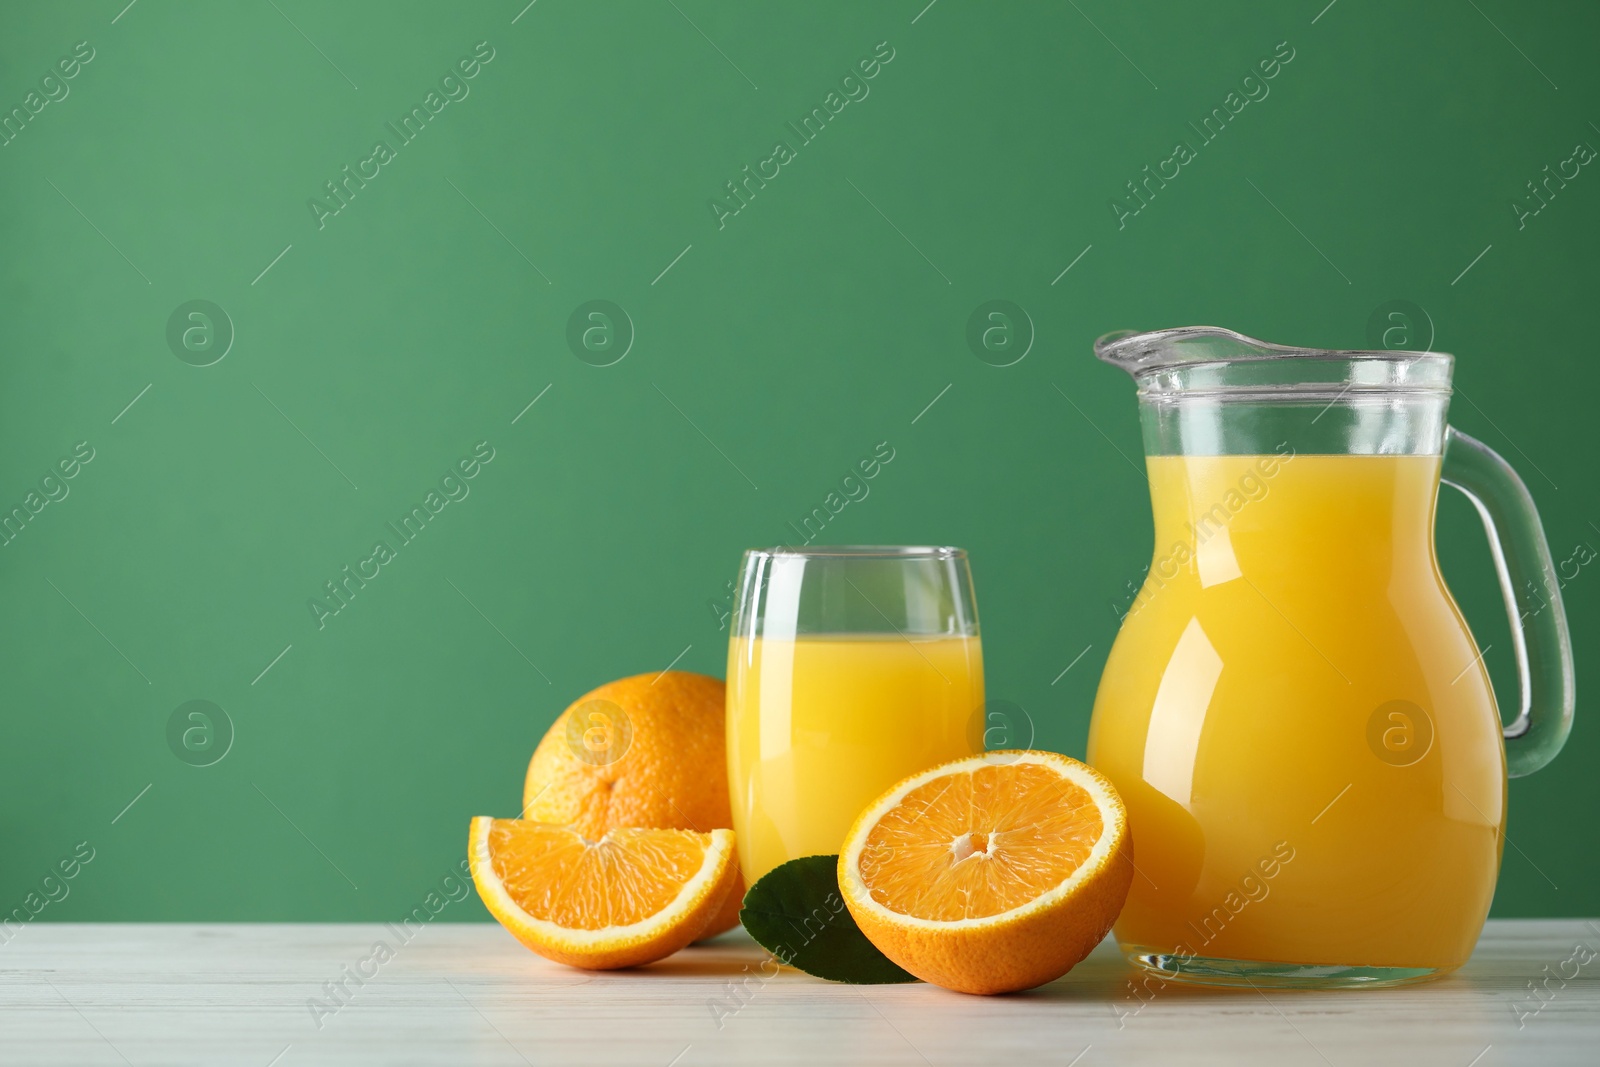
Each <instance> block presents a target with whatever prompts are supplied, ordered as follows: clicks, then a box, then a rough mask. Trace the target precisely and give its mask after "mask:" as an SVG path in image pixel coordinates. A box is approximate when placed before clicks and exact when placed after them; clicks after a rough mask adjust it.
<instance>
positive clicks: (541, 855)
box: [489, 819, 707, 930]
mask: <svg viewBox="0 0 1600 1067" xmlns="http://www.w3.org/2000/svg"><path fill="white" fill-rule="evenodd" d="M706 847H707V839H706V838H705V836H704V835H701V834H696V833H692V832H690V831H687V830H632V829H619V830H612V831H611V832H610V833H608V834H606V835H605V837H603V838H601V839H600V840H599V841H588V840H585V839H584V838H583V837H582V836H581V835H580V834H578V833H577V832H575V831H573V830H569V829H567V828H566V827H563V826H555V825H550V824H547V823H533V822H524V821H521V820H517V819H495V820H494V822H493V824H492V825H491V826H490V828H489V857H490V862H491V863H492V864H493V866H494V873H495V875H496V877H498V878H499V879H500V883H501V884H502V885H503V886H504V887H505V890H506V892H507V893H508V894H510V896H511V899H513V900H515V901H516V902H517V904H518V906H520V907H521V908H522V910H523V911H525V912H527V913H528V914H529V915H531V916H533V917H534V918H535V919H544V920H546V921H548V922H552V923H555V924H556V925H558V926H563V927H566V928H568V929H572V930H599V929H602V928H604V927H607V926H627V925H629V924H630V923H635V922H639V921H641V920H643V919H648V918H649V917H650V916H652V915H655V914H656V913H657V912H659V911H661V910H662V909H663V908H665V907H666V906H667V905H668V904H671V903H672V900H673V898H674V897H676V896H677V895H678V892H679V891H680V890H681V889H682V888H683V886H684V884H685V883H686V882H688V881H689V879H691V878H693V877H694V876H695V875H696V874H697V873H699V871H700V868H701V866H702V865H703V864H704V862H705V855H706Z"/></svg>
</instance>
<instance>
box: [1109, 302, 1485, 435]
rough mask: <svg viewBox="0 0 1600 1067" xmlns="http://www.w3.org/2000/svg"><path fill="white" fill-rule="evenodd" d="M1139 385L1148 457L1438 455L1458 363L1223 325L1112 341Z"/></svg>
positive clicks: (1115, 362)
mask: <svg viewBox="0 0 1600 1067" xmlns="http://www.w3.org/2000/svg"><path fill="white" fill-rule="evenodd" d="M1094 352H1095V356H1096V357H1098V358H1099V359H1100V360H1102V361H1103V362H1106V363H1109V364H1111V365H1112V366H1115V367H1121V368H1122V369H1123V370H1125V371H1127V372H1128V373H1129V374H1130V375H1132V376H1133V379H1134V382H1135V383H1136V385H1137V387H1138V392H1139V411H1140V423H1141V425H1142V426H1143V429H1144V442H1145V451H1146V454H1148V455H1227V454H1265V453H1270V452H1273V451H1276V450H1278V448H1279V447H1280V446H1282V445H1287V446H1288V447H1289V448H1292V449H1293V450H1295V451H1296V452H1302V453H1323V454H1331V455H1351V454H1378V455H1437V454H1439V453H1440V452H1441V451H1442V449H1443V447H1444V429H1445V414H1446V408H1447V406H1448V404H1449V399H1450V374H1451V369H1452V366H1453V363H1454V357H1453V356H1450V355H1448V354H1446V353H1444V352H1411V351H1361V350H1339V349H1318V348H1301V347H1295V346H1290V345H1280V344H1273V343H1271V342H1268V341H1258V340H1256V339H1255V338H1253V337H1246V336H1245V335H1244V334H1241V333H1236V332H1235V331H1233V330H1226V329H1222V328H1221V327H1217V326H1184V327H1179V328H1177V329H1171V330H1157V331H1154V332H1148V333H1139V332H1134V331H1131V330H1123V331H1119V332H1116V333H1108V334H1106V335H1105V336H1103V337H1101V338H1100V339H1099V340H1097V341H1096V342H1095V345H1094Z"/></svg>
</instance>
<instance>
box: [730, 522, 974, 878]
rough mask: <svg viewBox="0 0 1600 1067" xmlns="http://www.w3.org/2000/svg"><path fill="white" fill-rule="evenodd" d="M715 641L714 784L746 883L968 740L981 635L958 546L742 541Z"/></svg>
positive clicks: (835, 844) (807, 848)
mask: <svg viewBox="0 0 1600 1067" xmlns="http://www.w3.org/2000/svg"><path fill="white" fill-rule="evenodd" d="M732 629H733V632H732V637H731V639H730V641H729V648H728V717H727V730H728V788H729V790H730V793H731V800H732V804H733V827H734V830H735V832H736V833H737V834H738V839H739V862H740V865H741V867H742V868H743V871H744V877H745V883H746V884H747V885H748V884H753V883H754V882H755V881H756V879H758V878H760V877H761V876H762V875H763V874H765V873H767V872H768V871H769V870H771V869H772V868H774V867H776V866H778V865H779V864H781V863H784V862H786V861H788V860H791V859H796V858H798V857H801V856H811V855H818V854H829V853H836V852H838V851H839V847H840V845H841V844H842V843H843V842H844V836H845V833H846V832H847V831H848V830H849V829H850V824H851V823H852V822H853V821H854V820H855V818H856V816H857V815H859V814H860V813H861V811H862V810H863V809H864V808H865V807H866V806H867V805H868V804H869V803H870V802H871V801H873V800H874V799H876V798H877V797H878V795H879V794H881V793H882V792H883V791H884V790H886V789H888V788H889V787H890V786H892V785H894V784H895V783H896V782H898V781H900V779H902V778H905V777H907V776H908V775H911V774H915V773H917V772H919V771H923V770H926V769H927V768H929V767H932V766H935V765H936V764H939V763H942V762H945V761H946V760H951V759H956V758H958V757H961V756H967V755H971V754H973V753H974V752H976V751H980V750H981V749H982V745H983V741H982V737H983V728H982V722H983V714H984V712H983V650H982V646H981V645H980V644H979V638H978V612H977V606H976V604H975V602H974V600H973V595H972V575H971V572H970V570H969V569H968V566H967V554H966V553H965V552H963V551H962V550H961V549H959V548H933V547H908V546H899V545H889V546H857V545H846V546H835V547H817V548H808V549H804V550H800V549H790V548H772V549H752V550H750V551H748V552H746V553H745V555H744V565H743V568H742V570H741V574H740V579H739V592H738V596H737V599H736V601H735V604H734V611H733V627H732Z"/></svg>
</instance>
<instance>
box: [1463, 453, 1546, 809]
mask: <svg viewBox="0 0 1600 1067" xmlns="http://www.w3.org/2000/svg"><path fill="white" fill-rule="evenodd" d="M1440 480H1441V481H1443V482H1444V483H1445V484H1447V485H1452V486H1454V487H1455V488H1457V489H1459V490H1461V492H1463V493H1465V494H1466V496H1467V499H1468V500H1470V501H1472V503H1473V505H1474V506H1475V507H1476V508H1477V509H1478V515H1479V516H1480V517H1481V518H1482V519H1483V525H1484V528H1485V530H1486V532H1487V533H1488V535H1489V550H1490V551H1491V552H1492V553H1493V554H1494V566H1495V570H1496V571H1498V572H1499V575H1500V592H1501V595H1502V596H1504V597H1505V602H1506V614H1507V616H1508V617H1509V620H1510V623H1511V643H1512V645H1513V648H1514V650H1515V653H1516V658H1517V675H1518V680H1519V682H1520V688H1521V697H1522V703H1521V705H1520V706H1519V709H1518V711H1517V717H1516V718H1515V719H1513V720H1512V721H1511V722H1510V723H1509V724H1507V725H1506V726H1505V728H1504V732H1505V738H1506V772H1507V773H1508V774H1509V775H1510V776H1511V777H1513V778H1518V777H1521V776H1523V775H1526V774H1532V773H1533V772H1534V771H1536V770H1538V769H1539V768H1541V767H1543V766H1544V765H1545V764H1547V763H1549V762H1550V761H1551V760H1552V759H1555V756H1556V753H1558V752H1560V751H1561V746H1562V745H1564V744H1565V743H1566V740H1567V734H1568V733H1570V732H1571V730H1572V711H1573V704H1574V701H1575V681H1574V677H1573V667H1572V635H1571V634H1570V633H1569V632H1568V630H1567V613H1566V609H1565V608H1564V607H1563V606H1562V604H1561V586H1560V583H1559V582H1558V581H1557V580H1556V577H1555V565H1554V564H1553V563H1552V562H1551V559H1550V544H1549V542H1548V541H1546V540H1545V536H1544V527H1543V526H1542V525H1541V524H1540V522H1539V511H1538V509H1537V508H1535V507H1534V505H1533V497H1532V496H1531V495H1530V494H1529V493H1528V487H1527V486H1526V485H1524V484H1523V482H1522V479H1521V478H1519V477H1518V476H1517V472H1516V471H1514V470H1512V469H1511V464H1509V463H1507V462H1506V461H1505V460H1504V459H1503V458H1501V456H1500V455H1499V454H1498V453H1497V452H1495V451H1494V450H1493V449H1492V448H1490V447H1489V446H1488V445H1486V444H1484V443H1483V442H1482V441H1479V440H1477V439H1476V438H1473V437H1469V436H1468V435H1466V434H1464V433H1462V432H1461V431H1460V430H1458V429H1456V428H1455V427H1453V426H1451V427H1449V428H1447V429H1446V431H1445V446H1444V463H1443V469H1442V471H1441V474H1440Z"/></svg>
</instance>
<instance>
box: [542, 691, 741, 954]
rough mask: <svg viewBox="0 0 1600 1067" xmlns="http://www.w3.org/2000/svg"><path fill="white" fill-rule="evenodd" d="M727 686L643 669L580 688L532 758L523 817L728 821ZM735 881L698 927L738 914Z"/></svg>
mask: <svg viewBox="0 0 1600 1067" xmlns="http://www.w3.org/2000/svg"><path fill="white" fill-rule="evenodd" d="M726 701H727V697H726V687H725V686H724V685H723V684H722V682H721V680H719V679H717V678H708V677H707V676H705V675H703V674H691V673H690V672H688V671H667V672H665V673H658V674H639V675H634V676H633V677H631V678H622V679H619V680H617V681H615V682H610V683H607V684H606V685H602V686H601V687H600V688H598V689H595V690H593V691H592V692H589V693H586V694H584V695H583V696H581V697H579V698H578V699H577V700H576V701H575V702H573V704H572V706H571V707H569V708H567V710H566V711H564V712H562V713H561V715H560V717H559V718H557V719H556V721H555V723H554V724H552V725H551V727H550V729H549V730H548V731H547V732H546V733H545V735H544V739H543V740H541V741H540V742H539V747H538V748H537V749H535V750H534V753H533V759H532V760H531V761H530V762H529V763H528V775H527V778H526V779H525V780H524V782H523V790H522V805H523V809H522V817H523V818H525V819H535V820H538V821H540V822H549V823H561V824H564V825H569V826H571V827H572V828H573V829H574V830H576V831H577V832H578V833H579V834H582V835H583V836H584V837H588V838H591V839H593V840H599V839H600V838H601V837H602V836H603V835H604V834H605V833H606V832H607V831H608V830H616V829H620V828H622V827H648V828H653V829H665V830H694V831H697V832H700V833H706V832H709V831H711V830H718V829H731V828H732V826H733V815H732V813H731V812H730V811H729V810H728V761H727V757H726V755H725V753H726V751H727V746H726V741H725V739H724V735H723V718H724V715H725V713H726V711H725V707H726ZM743 898H744V884H743V881H742V880H741V881H740V882H739V884H738V885H737V886H736V887H735V888H734V891H733V892H731V893H729V894H728V899H727V901H726V902H725V904H724V908H723V911H722V912H721V913H720V914H719V915H718V916H717V917H716V919H715V920H714V921H713V922H712V923H711V924H710V925H709V926H708V927H707V928H706V930H705V933H704V936H706V937H710V936H711V935H713V934H718V933H721V932H722V931H724V930H727V929H731V928H732V927H734V926H737V925H738V923H739V904H740V901H741V900H743Z"/></svg>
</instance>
